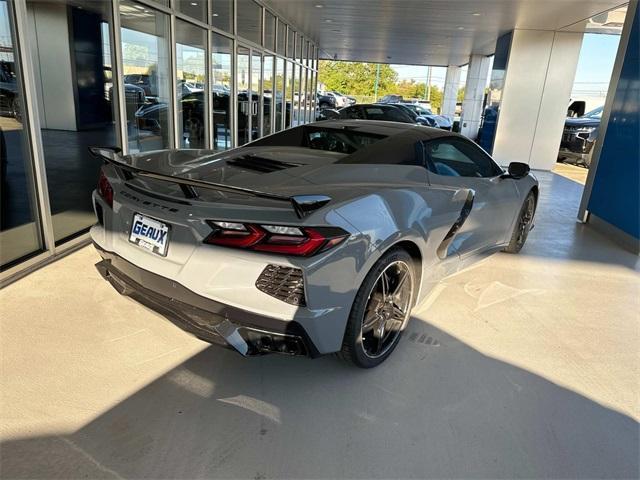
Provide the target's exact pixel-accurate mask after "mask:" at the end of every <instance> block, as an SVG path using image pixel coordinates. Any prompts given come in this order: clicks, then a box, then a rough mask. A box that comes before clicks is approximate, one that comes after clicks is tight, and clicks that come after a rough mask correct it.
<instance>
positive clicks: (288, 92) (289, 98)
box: [285, 62, 294, 128]
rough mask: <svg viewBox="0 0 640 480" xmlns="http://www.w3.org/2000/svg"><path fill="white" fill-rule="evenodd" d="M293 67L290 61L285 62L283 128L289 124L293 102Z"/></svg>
mask: <svg viewBox="0 0 640 480" xmlns="http://www.w3.org/2000/svg"><path fill="white" fill-rule="evenodd" d="M293 67H294V64H293V63H292V62H287V72H286V82H285V128H289V127H290V126H291V122H292V120H293V119H292V118H291V112H292V108H291V104H292V102H293Z"/></svg>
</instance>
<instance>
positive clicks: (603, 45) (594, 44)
mask: <svg viewBox="0 0 640 480" xmlns="http://www.w3.org/2000/svg"><path fill="white" fill-rule="evenodd" d="M619 42H620V36H618V35H604V34H596V33H587V34H585V35H584V40H583V42H582V49H581V50H580V57H579V60H578V69H577V72H576V78H575V83H574V87H573V92H574V94H582V95H594V96H599V95H598V94H599V93H600V92H604V93H603V95H604V94H606V91H607V87H608V85H609V79H610V78H611V72H612V71H613V63H614V61H615V58H616V51H617V49H618V43H619ZM391 68H393V69H394V70H395V71H396V72H398V77H399V79H400V80H404V79H406V80H410V79H413V80H415V81H416V82H424V81H426V79H427V67H426V66H419V67H416V66H414V65H391ZM446 73H447V69H446V68H445V67H432V68H431V82H432V84H433V85H438V86H439V87H440V88H442V87H443V86H444V78H445V75H446ZM466 73H467V72H466V68H463V70H462V72H461V75H460V86H463V85H464V83H465V80H466Z"/></svg>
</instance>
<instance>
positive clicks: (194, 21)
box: [173, 10, 228, 35]
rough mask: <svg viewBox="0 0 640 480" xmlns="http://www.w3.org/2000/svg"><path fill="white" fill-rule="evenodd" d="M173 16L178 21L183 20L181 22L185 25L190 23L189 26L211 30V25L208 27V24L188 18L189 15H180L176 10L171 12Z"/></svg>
mask: <svg viewBox="0 0 640 480" xmlns="http://www.w3.org/2000/svg"><path fill="white" fill-rule="evenodd" d="M173 15H175V16H176V18H179V19H180V20H183V21H185V22H187V23H191V24H193V25H195V26H197V27H200V28H207V29H208V28H212V27H211V25H209V24H208V23H205V22H203V21H202V20H198V19H197V18H193V17H190V16H189V15H187V14H185V13H182V12H180V11H178V10H175V11H174V12H173ZM227 35H228V34H227Z"/></svg>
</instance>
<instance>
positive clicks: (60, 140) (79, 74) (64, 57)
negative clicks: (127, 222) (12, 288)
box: [26, 0, 117, 244]
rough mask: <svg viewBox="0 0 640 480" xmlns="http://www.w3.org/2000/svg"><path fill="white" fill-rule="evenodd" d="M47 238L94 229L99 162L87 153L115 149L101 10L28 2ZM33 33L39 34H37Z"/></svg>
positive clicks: (106, 19)
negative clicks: (47, 203) (47, 206)
mask: <svg viewBox="0 0 640 480" xmlns="http://www.w3.org/2000/svg"><path fill="white" fill-rule="evenodd" d="M26 7H27V12H28V15H29V18H32V19H33V21H30V22H28V24H27V25H28V29H29V30H28V36H29V39H30V41H31V42H32V49H31V53H32V55H33V57H34V62H33V65H34V76H35V83H36V85H37V86H38V88H37V90H36V92H35V94H36V96H37V98H36V100H37V101H35V102H34V105H37V108H38V112H37V113H38V117H39V119H40V128H41V130H40V133H41V137H42V147H43V154H44V163H45V167H46V168H45V171H46V175H47V183H48V187H49V200H50V207H51V213H52V222H53V233H54V238H55V241H56V243H57V244H59V243H62V242H64V241H65V240H67V239H70V238H73V237H74V236H77V235H78V234H80V233H84V232H86V231H87V230H88V228H89V227H90V226H91V225H92V224H93V223H95V221H96V218H95V215H94V213H93V206H92V202H91V192H92V191H93V189H94V188H95V186H96V181H97V179H98V171H99V169H100V162H98V161H96V160H95V159H94V158H92V157H91V156H90V155H89V152H88V150H87V147H89V146H91V145H116V143H117V140H116V135H115V122H114V118H115V116H114V113H113V112H114V110H113V109H114V100H115V98H114V97H115V95H114V92H113V78H112V62H111V51H112V48H111V45H110V35H109V29H110V23H111V9H110V6H109V4H107V3H106V2H93V1H91V0H84V1H83V0H74V1H71V0H69V1H58V2H41V1H28V2H26ZM36 26H37V27H36Z"/></svg>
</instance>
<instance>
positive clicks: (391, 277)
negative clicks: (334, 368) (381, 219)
mask: <svg viewBox="0 0 640 480" xmlns="http://www.w3.org/2000/svg"><path fill="white" fill-rule="evenodd" d="M415 278H416V275H415V270H414V264H413V258H411V256H410V255H409V254H408V253H407V252H406V251H405V250H403V249H401V248H395V249H392V250H390V251H388V252H387V253H385V254H384V255H383V256H382V257H381V258H380V259H379V260H378V261H377V262H376V263H375V265H374V266H373V268H372V269H371V271H370V272H369V273H368V274H367V276H366V277H365V279H364V281H363V282H362V285H361V286H360V289H359V290H358V293H357V295H356V298H355V300H354V302H353V306H352V307H351V313H350V314H349V320H348V322H347V328H346V331H345V335H344V340H343V343H342V350H341V351H340V352H339V353H338V356H339V357H340V358H342V359H343V360H345V361H348V362H350V363H353V364H354V365H356V366H357V367H360V368H372V367H376V366H378V365H380V364H381V363H382V362H384V361H385V360H386V359H387V357H389V355H391V353H392V352H393V350H394V349H395V348H396V346H397V345H398V342H399V341H400V338H401V336H402V331H403V329H404V328H405V326H406V324H407V322H408V320H409V316H410V314H411V307H412V306H413V302H414V299H415Z"/></svg>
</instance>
